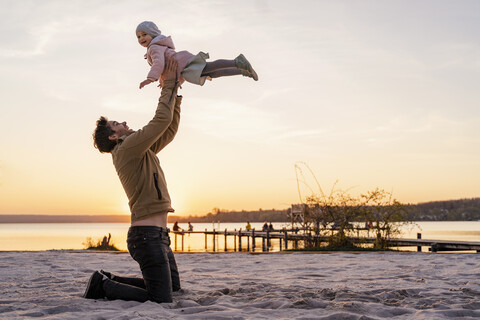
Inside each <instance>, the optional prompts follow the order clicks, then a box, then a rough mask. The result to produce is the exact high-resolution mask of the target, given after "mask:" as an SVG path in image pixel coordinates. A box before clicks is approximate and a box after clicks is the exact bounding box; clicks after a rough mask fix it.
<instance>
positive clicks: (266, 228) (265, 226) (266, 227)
mask: <svg viewBox="0 0 480 320" xmlns="http://www.w3.org/2000/svg"><path fill="white" fill-rule="evenodd" d="M262 231H263V232H266V231H268V223H267V222H266V221H265V223H264V224H263V227H262Z"/></svg>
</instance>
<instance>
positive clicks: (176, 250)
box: [175, 233, 177, 251]
mask: <svg viewBox="0 0 480 320" xmlns="http://www.w3.org/2000/svg"><path fill="white" fill-rule="evenodd" d="M175 251H177V234H176V233H175Z"/></svg>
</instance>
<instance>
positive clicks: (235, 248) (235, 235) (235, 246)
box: [233, 229, 237, 251]
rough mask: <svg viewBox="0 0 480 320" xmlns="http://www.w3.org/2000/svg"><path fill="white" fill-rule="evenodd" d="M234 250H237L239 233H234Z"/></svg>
mask: <svg viewBox="0 0 480 320" xmlns="http://www.w3.org/2000/svg"><path fill="white" fill-rule="evenodd" d="M234 231H237V229H235V230H234ZM233 251H237V234H236V233H234V234H233Z"/></svg>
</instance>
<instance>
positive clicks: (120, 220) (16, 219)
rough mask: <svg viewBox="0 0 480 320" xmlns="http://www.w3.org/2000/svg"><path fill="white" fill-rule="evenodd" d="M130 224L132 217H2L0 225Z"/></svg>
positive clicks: (9, 215) (13, 215) (29, 215)
mask: <svg viewBox="0 0 480 320" xmlns="http://www.w3.org/2000/svg"><path fill="white" fill-rule="evenodd" d="M102 222H104V223H107V222H109V223H128V222H130V215H128V216H127V215H98V216H97V215H40V214H39V215H35V214H26V215H15V214H5V215H0V223H102Z"/></svg>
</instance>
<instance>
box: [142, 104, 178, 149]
mask: <svg viewBox="0 0 480 320" xmlns="http://www.w3.org/2000/svg"><path fill="white" fill-rule="evenodd" d="M182 98H183V97H182V96H177V97H176V98H175V108H174V110H173V119H172V122H171V123H170V126H168V129H167V130H166V131H165V133H164V134H162V136H161V137H160V138H159V139H158V140H157V141H156V142H155V143H154V144H153V145H152V147H151V148H150V149H151V150H152V151H153V152H155V153H159V152H160V151H161V150H162V149H163V148H165V147H166V146H167V145H168V144H169V143H170V142H171V141H172V140H173V138H175V135H176V134H177V131H178V125H179V123H180V104H181V103H182Z"/></svg>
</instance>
